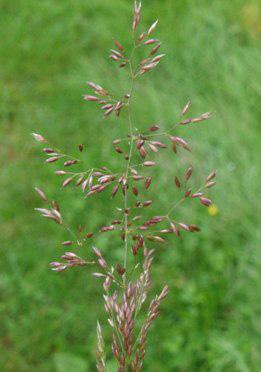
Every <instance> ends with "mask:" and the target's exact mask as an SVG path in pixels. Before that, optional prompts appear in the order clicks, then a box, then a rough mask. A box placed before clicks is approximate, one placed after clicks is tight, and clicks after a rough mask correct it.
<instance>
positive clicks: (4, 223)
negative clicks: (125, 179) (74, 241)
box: [0, 0, 261, 372]
mask: <svg viewBox="0 0 261 372" xmlns="http://www.w3.org/2000/svg"><path fill="white" fill-rule="evenodd" d="M0 8H1V11H0V36H1V43H0V65H1V69H0V79H1V82H2V87H1V89H0V118H1V125H0V131H1V135H0V142H1V146H0V154H1V157H0V159H1V160H0V162H1V177H0V193H1V194H0V197H1V206H0V224H1V250H2V255H1V264H0V265H1V271H0V319H1V328H0V345H1V355H0V365H2V366H3V365H4V370H5V371H19V372H20V371H29V370H38V371H58V372H67V371H70V372H71V371H77V372H78V371H94V370H95V367H94V353H95V343H96V336H95V323H96V319H97V317H99V319H100V321H101V323H102V324H103V328H104V331H105V335H106V337H109V329H108V328H109V327H108V326H107V325H106V319H105V315H104V314H103V307H102V299H101V288H100V283H98V282H97V280H96V279H95V278H93V277H91V276H90V275H89V272H88V270H87V271H86V270H84V269H75V270H71V271H68V272H65V273H62V274H55V273H52V272H51V271H50V270H49V268H48V262H50V261H51V260H53V259H55V258H57V257H58V256H59V255H60V254H62V253H63V247H62V246H61V244H60V242H61V241H63V240H65V239H68V235H67V234H66V233H65V232H64V231H63V230H62V229H59V226H55V224H54V223H52V222H50V221H46V220H44V219H43V218H40V217H39V215H38V213H36V212H34V211H33V208H34V207H35V206H41V205H42V203H41V201H39V198H38V196H37V195H36V194H35V192H34V191H33V186H35V185H37V186H39V187H42V188H43V189H44V190H45V191H46V192H47V193H48V195H52V196H53V197H54V198H56V199H57V200H58V201H59V202H61V204H62V207H63V211H64V213H65V215H66V217H67V219H68V220H69V221H71V224H72V225H73V226H77V225H78V224H79V223H84V224H86V226H88V230H92V229H94V228H95V226H97V225H98V226H100V225H102V224H104V223H107V222H108V216H110V215H111V208H112V204H111V203H110V202H109V201H108V197H107V196H106V195H101V196H99V197H98V198H95V199H90V200H85V201H83V200H82V197H81V193H80V192H76V191H75V189H73V188H68V189H66V190H64V191H63V192H61V190H60V187H59V185H60V183H59V181H60V179H59V180H58V179H57V176H55V175H54V174H53V170H55V169H57V166H56V165H50V166H47V165H42V163H43V159H44V157H43V155H39V147H38V146H37V144H35V143H34V142H33V140H32V139H31V138H30V132H32V131H35V132H39V133H41V134H43V135H44V136H47V137H48V138H50V140H51V142H53V143H55V144H57V145H58V147H60V148H64V149H65V151H68V152H69V153H77V146H76V145H77V144H78V143H81V142H82V143H84V144H85V145H86V148H87V150H86V153H84V155H85V156H86V160H85V164H86V165H87V166H88V165H91V164H92V165H94V164H101V163H102V164H108V162H110V161H111V162H113V164H117V162H118V157H117V155H114V154H112V153H113V151H112V148H111V145H110V143H111V138H115V136H118V135H119V133H121V135H124V134H125V133H126V130H127V129H126V120H125V116H124V115H123V116H122V117H121V118H120V120H119V121H116V120H115V119H114V118H110V119H108V120H104V119H103V118H102V115H101V114H100V113H97V111H96V109H95V107H94V106H95V105H92V104H88V103H86V102H84V101H83V100H82V98H81V95H82V94H83V93H86V92H87V88H86V85H85V81H86V80H93V81H95V82H97V83H98V84H101V85H103V86H104V87H106V88H110V89H112V90H114V91H115V92H117V90H120V91H121V92H122V91H124V89H126V88H125V84H126V83H127V81H126V77H125V74H126V73H125V71H124V70H122V71H120V72H119V70H118V69H117V68H116V66H115V65H114V64H113V63H112V62H110V61H109V60H108V58H107V50H108V49H109V48H110V47H112V40H113V37H116V38H118V39H119V40H120V41H121V42H122V43H124V41H125V40H127V43H129V29H130V23H131V16H132V14H131V10H132V9H131V8H132V1H127V0H125V1H123V0H110V1H103V0H88V1H86V0H64V1H52V0H43V1H35V0H17V1H8V0H1V1H0ZM258 11H260V10H259V9H258V0H253V1H251V0H249V1H247V0H245V1H243V0H230V1H228V0H219V1H214V0H213V1H211V0H200V1H197V0H176V1H174V0H144V1H143V19H142V22H143V25H144V26H149V25H150V24H151V23H152V21H154V20H155V19H156V18H159V20H160V24H159V28H158V36H159V37H160V38H161V39H162V40H163V41H164V45H163V47H162V51H163V52H165V53H166V54H167V56H166V57H165V59H164V61H162V63H161V64H160V66H159V67H158V68H157V69H156V70H155V71H154V72H152V73H149V74H146V76H144V78H143V80H142V83H140V84H138V92H137V93H136V96H135V117H136V120H137V126H139V127H148V125H150V124H151V123H154V122H159V123H162V125H163V127H165V128H168V126H170V125H171V124H173V123H174V122H175V120H176V118H177V115H178V114H179V112H180V110H181V108H182V106H183V105H184V103H185V102H186V101H187V99H189V98H190V99H191V100H192V109H191V113H193V114H195V115H196V114H200V113H202V112H204V111H211V110H212V111H215V113H216V114H215V117H214V118H213V119H211V120H210V121H207V122H204V123H201V124H199V125H198V126H194V127H192V126H191V127H190V128H189V127H186V128H182V129H181V130H179V132H178V133H179V134H182V136H184V138H186V139H187V140H188V141H189V142H190V144H191V146H192V147H193V150H194V151H193V153H192V154H191V155H190V154H189V155H186V156H185V157H182V167H180V166H179V167H177V164H178V161H177V159H176V157H175V155H174V154H173V156H172V157H169V158H166V157H164V155H162V164H164V165H163V166H162V174H160V175H159V178H158V181H157V182H156V183H155V186H154V193H155V196H154V199H158V202H159V204H160V205H162V206H168V205H169V203H170V201H173V200H175V198H177V195H176V191H175V190H174V186H173V179H171V180H169V176H170V175H171V174H173V175H175V174H181V172H182V169H184V168H185V167H186V165H187V164H190V163H192V164H193V166H194V168H195V175H196V177H195V181H196V182H200V179H201V178H200V177H204V176H206V175H207V174H208V173H209V171H211V170H212V169H213V168H216V169H217V170H218V186H217V187H216V189H215V190H213V191H212V190H211V192H210V195H211V197H213V198H214V200H215V203H216V205H217V207H218V211H219V212H218V214H216V215H215V216H210V215H209V213H208V210H207V208H204V207H202V206H201V207H200V206H199V205H198V204H197V203H194V204H187V205H186V207H184V208H182V209H181V210H180V211H179V212H178V213H179V216H180V218H182V219H184V220H185V221H188V222H189V223H197V224H199V225H200V226H201V227H202V232H201V233H200V234H197V235H195V234H190V235H189V234H183V238H182V239H181V240H179V241H178V240H177V239H176V240H175V239H173V240H172V241H171V244H170V245H166V246H164V247H162V248H161V247H159V248H157V250H158V251H157V258H156V262H157V265H154V271H153V275H154V286H153V289H152V293H154V292H155V291H156V290H159V288H160V287H161V283H162V282H163V281H167V282H168V283H169V286H170V295H169V297H168V299H167V300H166V301H165V303H164V305H163V308H162V315H161V317H160V318H159V319H158V320H157V324H156V326H155V328H153V330H152V332H151V334H150V346H149V348H148V353H147V359H146V368H145V370H146V371H150V372H159V371H162V372H163V371H164V372H165V371H241V372H247V371H257V370H258V318H257V303H258V298H257V297H258V293H259V292H260V291H258V289H260V287H259V288H258V284H259V279H260V277H258V262H260V256H258V255H259V252H258V249H257V238H258V233H257V224H258V219H259V215H260V210H259V211H258V201H257V191H258V187H257V185H258V182H257V181H258V175H259V174H258V151H259V149H260V128H259V127H258V126H259V125H260V123H259V120H258V110H259V108H260V102H259V101H258V93H259V94H260V90H261V84H260V57H261V55H260V49H258V37H260V13H258ZM125 44H126V43H125ZM141 102H142V103H141ZM259 113H260V112H259ZM113 136H114V137H113ZM258 137H259V138H258ZM166 188H168V193H166V192H165V190H166ZM163 190H164V192H162V191H163ZM167 194H168V195H167ZM114 207H115V204H113V208H114ZM97 246H98V247H100V248H101V249H102V250H103V252H104V253H105V255H106V257H109V256H114V257H116V256H119V257H121V256H120V255H121V247H120V246H119V242H118V241H117V240H115V241H114V240H113V241H111V240H110V235H106V236H105V235H104V236H102V238H99V240H98V242H97ZM85 249H86V250H88V249H90V248H89V247H87V248H85ZM83 255H84V254H83ZM113 370H114V367H113V365H111V371H113Z"/></svg>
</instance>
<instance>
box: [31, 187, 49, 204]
mask: <svg viewBox="0 0 261 372" xmlns="http://www.w3.org/2000/svg"><path fill="white" fill-rule="evenodd" d="M34 189H35V191H36V192H37V194H38V195H39V196H40V198H41V199H42V200H43V201H45V202H47V201H48V199H47V196H46V195H45V193H44V192H43V190H41V189H39V188H38V187H35V188H34Z"/></svg>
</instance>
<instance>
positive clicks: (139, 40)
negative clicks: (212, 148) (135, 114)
mask: <svg viewBox="0 0 261 372" xmlns="http://www.w3.org/2000/svg"><path fill="white" fill-rule="evenodd" d="M140 17H141V3H137V2H136V1H135V2H134V17H133V23H132V36H133V45H134V46H133V48H132V50H131V51H128V50H127V49H126V48H125V47H123V45H122V44H121V43H120V42H119V41H118V40H115V41H114V47H113V49H110V54H109V57H110V59H111V60H112V61H114V62H116V63H117V64H118V66H119V67H120V68H125V67H126V69H127V67H129V75H130V89H129V91H128V92H123V94H121V95H120V97H115V96H114V95H113V94H111V93H110V92H109V90H107V89H104V88H103V87H102V86H101V85H99V84H97V83H94V82H88V83H87V85H88V87H89V88H90V89H91V93H90V94H86V95H84V97H83V98H84V100H86V101H88V102H94V103H96V104H97V105H98V107H100V110H101V111H102V112H103V115H104V116H105V117H107V116H109V115H111V114H115V115H116V117H119V116H120V114H121V112H122V110H126V112H127V117H128V130H125V137H123V138H116V139H113V140H112V147H113V151H114V152H115V153H116V154H117V155H118V156H119V157H121V158H122V166H119V167H116V168H115V169H109V168H108V166H104V165H100V166H97V165H95V167H92V168H90V169H87V170H78V168H79V167H80V166H81V165H82V164H83V159H84V156H85V151H84V150H85V146H84V145H83V144H79V145H78V151H79V152H78V153H79V157H77V158H76V157H74V156H70V155H67V154H64V153H63V151H61V150H60V149H58V148H56V147H55V146H53V145H52V144H50V142H49V141H48V140H47V139H46V138H44V137H43V136H42V135H40V134H37V133H32V135H33V137H34V139H35V140H36V141H37V142H39V143H40V144H42V145H43V146H44V147H43V153H44V155H45V156H46V160H45V162H46V163H47V164H49V166H52V165H51V164H52V163H55V165H56V164H59V169H56V170H55V174H56V175H57V176H58V177H61V178H62V181H61V188H62V189H64V188H66V187H68V186H69V185H70V186H69V187H71V186H73V187H76V188H79V189H80V190H81V192H82V195H83V198H84V199H87V200H88V198H90V197H95V196H97V195H98V194H100V193H105V194H107V195H108V196H109V198H110V199H115V202H117V205H118V207H117V215H116V216H114V218H110V220H109V221H108V222H107V223H106V225H103V226H97V229H96V230H95V231H85V230H84V228H83V227H82V226H79V228H78V231H76V232H75V231H73V229H71V228H70V227H69V226H68V224H67V223H66V220H65V218H64V217H63V215H62V212H61V209H60V207H59V205H58V203H57V202H56V201H53V200H49V199H48V197H47V196H46V194H45V192H44V191H43V190H42V189H40V188H39V187H36V188H35V190H36V192H37V194H38V195H39V197H40V198H41V200H42V202H44V203H45V204H47V205H48V207H46V208H36V211H38V212H40V213H41V215H42V216H43V217H45V218H48V219H51V220H53V221H54V222H56V223H57V224H58V225H60V226H61V227H63V228H64V229H65V231H66V232H67V233H69V234H71V236H72V238H71V239H70V240H65V241H63V242H62V246H64V247H68V246H70V247H72V248H78V249H79V248H83V247H85V246H86V245H87V246H88V245H90V241H92V239H93V238H95V236H96V235H98V234H104V233H116V234H117V235H118V238H119V240H118V244H119V245H121V246H123V258H122V260H118V262H115V264H113V265H112V266H110V265H109V263H108V259H107V258H106V257H105V256H104V254H103V253H102V251H101V250H100V249H99V248H97V247H94V246H93V247H92V250H90V249H89V250H88V252H87V254H86V255H87V256H88V257H89V256H90V257H91V258H88V259H87V258H82V257H80V256H79V255H78V253H77V254H76V253H74V252H71V251H70V252H68V251H66V252H65V253H64V254H63V255H62V256H61V260H60V261H57V262H56V261H55V262H51V263H50V266H51V268H52V270H53V271H56V272H61V271H64V270H67V269H70V268H73V267H79V266H95V267H96V268H97V270H96V271H95V272H93V273H92V275H93V276H94V277H96V278H97V279H100V280H102V286H103V291H104V306H105V311H106V313H107V315H108V322H109V324H110V326H111V327H112V343H111V348H112V353H113V355H114V357H115V358H116V360H117V363H118V371H119V372H125V371H133V372H134V371H141V370H142V368H143V361H144V357H145V351H146V345H147V339H148V331H149V329H150V327H151V326H152V324H153V321H154V320H155V319H156V318H157V317H158V316H159V314H160V313H159V310H160V305H161V302H162V301H163V300H164V299H165V297H166V296H167V294H168V286H167V285H166V284H165V285H163V289H162V292H161V293H160V294H159V295H157V296H156V297H155V298H154V299H153V300H152V301H151V302H150V305H149V306H148V310H147V314H146V317H145V320H144V322H143V324H142V325H141V326H139V323H138V322H137V317H138V315H139V313H140V311H143V307H144V303H145V302H146V299H147V297H148V292H149V289H150V287H151V277H150V269H151V265H152V262H153V256H154V250H153V249H149V248H148V247H147V246H148V245H153V246H155V245H157V244H163V243H165V242H166V241H167V240H168V236H176V237H178V238H179V237H180V236H181V234H182V232H184V233H186V232H189V233H190V232H192V233H193V232H199V231H200V227H199V226H197V225H196V224H194V223H187V222H184V221H180V220H177V218H176V217H175V215H174V214H173V212H176V209H177V208H178V207H179V206H180V205H181V204H183V203H184V202H187V201H198V202H199V203H201V204H202V205H203V206H206V207H208V206H210V205H211V204H212V201H211V200H210V199H209V198H208V196H207V195H206V194H205V193H206V192H207V190H208V189H209V188H211V187H213V186H214V185H215V177H216V172H215V171H213V172H211V173H210V174H209V175H208V176H207V177H206V179H205V180H204V182H203V185H202V186H200V187H194V186H193V185H192V183H191V181H192V178H193V173H194V171H193V168H192V166H189V167H188V168H187V169H185V171H184V173H183V175H182V177H181V176H177V175H172V181H171V183H172V186H173V188H176V189H177V191H178V193H179V194H180V196H179V199H178V200H177V201H175V202H171V203H170V206H169V209H168V210H166V211H163V212H162V213H160V214H159V215H154V213H151V214H150V216H149V217H148V213H144V211H145V210H147V209H148V210H150V207H151V205H152V204H153V200H152V198H151V197H150V195H149V192H150V188H152V187H153V182H154V178H155V174H154V173H153V170H154V168H155V167H159V166H160V162H159V161H158V160H157V157H158V156H159V155H160V153H161V151H168V149H169V150H170V151H171V152H172V154H173V153H174V156H175V154H178V153H179V152H180V151H184V150H185V151H189V152H191V151H192V149H191V146H190V144H189V143H188V142H187V140H186V139H184V138H183V137H180V136H177V133H176V131H177V128H180V129H182V128H183V127H184V126H185V127H187V126H188V127H190V125H194V124H197V123H200V122H203V121H205V120H207V119H209V118H210V117H211V115H212V113H210V112H205V113H203V114H201V115H198V116H196V117H190V118H189V117H187V115H188V113H189V110H190V106H191V104H190V101H189V102H187V103H186V105H185V106H184V108H183V109H182V110H181V115H180V117H179V119H178V120H177V122H176V123H174V124H173V125H171V126H170V128H169V129H167V130H166V129H164V128H162V125H161V124H159V123H153V124H150V125H149V127H148V129H147V130H145V131H141V130H139V129H137V128H136V125H135V130H134V123H133V118H132V112H131V107H132V98H133V95H134V93H135V83H136V81H137V80H139V79H141V78H142V76H143V75H144V74H145V73H147V72H149V71H151V70H153V69H154V68H155V67H157V66H158V64H159V62H160V61H161V59H162V58H163V57H164V54H157V53H158V50H159V48H160V47H161V42H160V41H159V40H158V39H156V38H154V37H153V36H152V35H153V33H154V32H155V30H156V27H157V25H158V20H157V21H155V22H153V24H152V25H151V26H150V27H149V28H148V30H147V31H143V32H142V33H138V28H139V23H140ZM151 47H152V49H150V50H149V51H147V48H151ZM139 48H143V50H144V49H145V53H146V56H145V58H143V59H142V60H141V61H140V62H138V63H137V65H135V62H134V54H135V52H136V50H137V49H139ZM126 132H127V133H126ZM55 165H54V166H55ZM76 170H77V171H76ZM159 210H160V209H159ZM67 239H68V238H67ZM70 249H71V248H70ZM83 255H84V253H83ZM129 262H130V263H131V264H130V263H129ZM97 339H98V343H97V352H96V365H97V370H98V371H100V372H103V371H105V370H106V345H105V343H104V340H103V337H102V330H101V326H100V323H99V322H98V323H97Z"/></svg>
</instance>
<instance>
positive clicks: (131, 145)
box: [123, 43, 136, 286]
mask: <svg viewBox="0 0 261 372" xmlns="http://www.w3.org/2000/svg"><path fill="white" fill-rule="evenodd" d="M135 49H136V45H135V43H134V47H133V49H132V52H131V55H130V59H129V68H130V76H131V88H130V98H129V101H128V105H127V106H128V110H127V111H128V122H129V132H130V133H129V135H130V148H129V155H128V162H127V166H126V171H125V178H126V179H128V176H129V171H130V164H131V157H132V151H133V143H134V136H133V123H132V118H131V106H130V105H131V100H132V95H133V90H134V79H135V76H134V74H133V68H132V58H133V55H134V52H135ZM127 207H128V190H127V189H126V192H125V195H124V232H125V237H124V258H123V267H124V269H125V274H124V276H123V283H124V286H125V285H126V276H127V273H126V272H127V258H128V233H127V229H128V214H127V213H126V209H127Z"/></svg>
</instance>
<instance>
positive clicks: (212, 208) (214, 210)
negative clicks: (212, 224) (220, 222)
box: [208, 204, 219, 217]
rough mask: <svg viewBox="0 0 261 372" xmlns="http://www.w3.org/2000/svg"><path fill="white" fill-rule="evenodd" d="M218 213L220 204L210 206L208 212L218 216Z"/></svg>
mask: <svg viewBox="0 0 261 372" xmlns="http://www.w3.org/2000/svg"><path fill="white" fill-rule="evenodd" d="M218 213H219V209H218V206H217V205H216V204H211V205H210V206H209V207H208V214H209V215H210V216H211V217H214V216H216V215H217V214H218Z"/></svg>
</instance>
